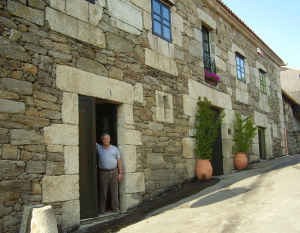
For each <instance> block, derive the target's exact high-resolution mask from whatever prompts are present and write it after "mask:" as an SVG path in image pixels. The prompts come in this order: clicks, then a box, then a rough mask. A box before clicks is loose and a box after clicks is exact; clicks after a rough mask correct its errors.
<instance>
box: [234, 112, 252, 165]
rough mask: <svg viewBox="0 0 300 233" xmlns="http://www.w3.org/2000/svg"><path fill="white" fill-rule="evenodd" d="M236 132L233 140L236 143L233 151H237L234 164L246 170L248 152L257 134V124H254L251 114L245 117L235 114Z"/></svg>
mask: <svg viewBox="0 0 300 233" xmlns="http://www.w3.org/2000/svg"><path fill="white" fill-rule="evenodd" d="M233 125H234V134H233V140H234V142H235V145H234V147H233V152H234V153H235V158H234V165H235V167H236V169H238V170H244V169H245V168H246V167H247V166H248V159H247V156H246V152H247V151H248V150H249V149H250V147H251V145H252V138H253V137H254V136H255V135H256V132H257V126H254V124H253V121H252V120H251V116H247V117H245V118H244V119H243V118H242V116H241V115H240V114H237V113H236V114H235V119H234V120H233Z"/></svg>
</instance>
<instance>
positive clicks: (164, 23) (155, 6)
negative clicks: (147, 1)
mask: <svg viewBox="0 0 300 233" xmlns="http://www.w3.org/2000/svg"><path fill="white" fill-rule="evenodd" d="M152 27H153V34H155V35H157V36H159V37H161V38H162V39H164V40H167V41H169V42H172V32H171V29H172V27H171V11H170V7H169V6H167V5H165V4H164V3H162V2H161V1H159V0H152Z"/></svg>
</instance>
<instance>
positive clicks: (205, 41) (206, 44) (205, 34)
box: [202, 26, 216, 73]
mask: <svg viewBox="0 0 300 233" xmlns="http://www.w3.org/2000/svg"><path fill="white" fill-rule="evenodd" d="M209 34H210V33H209V30H208V29H207V28H206V27H204V26H202V46H203V63H204V70H205V71H208V72H210V73H216V62H215V60H214V59H213V58H212V57H211V54H210V40H209V37H210V35H209Z"/></svg>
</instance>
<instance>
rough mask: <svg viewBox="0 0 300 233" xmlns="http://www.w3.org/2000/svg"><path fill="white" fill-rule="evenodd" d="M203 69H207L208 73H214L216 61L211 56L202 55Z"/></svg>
mask: <svg viewBox="0 0 300 233" xmlns="http://www.w3.org/2000/svg"><path fill="white" fill-rule="evenodd" d="M203 63H204V70H207V71H209V72H210V73H216V62H215V59H213V58H212V57H211V56H207V55H204V56H203Z"/></svg>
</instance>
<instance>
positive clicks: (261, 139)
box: [258, 127, 267, 159]
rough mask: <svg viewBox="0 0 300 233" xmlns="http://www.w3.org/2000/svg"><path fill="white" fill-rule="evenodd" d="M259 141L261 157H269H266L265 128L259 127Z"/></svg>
mask: <svg viewBox="0 0 300 233" xmlns="http://www.w3.org/2000/svg"><path fill="white" fill-rule="evenodd" d="M258 143H259V156H260V158H261V159H267V157H266V140H265V129H264V128H261V127H258Z"/></svg>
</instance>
